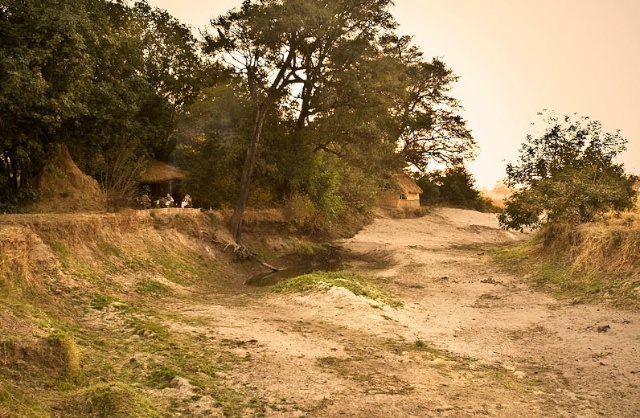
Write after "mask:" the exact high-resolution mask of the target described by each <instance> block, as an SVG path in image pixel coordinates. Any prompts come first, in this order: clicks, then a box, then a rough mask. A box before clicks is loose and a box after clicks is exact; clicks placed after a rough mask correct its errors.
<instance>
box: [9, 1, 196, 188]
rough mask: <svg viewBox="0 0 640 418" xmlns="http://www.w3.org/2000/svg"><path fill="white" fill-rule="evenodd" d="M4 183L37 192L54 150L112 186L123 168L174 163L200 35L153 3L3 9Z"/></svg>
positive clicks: (30, 4)
mask: <svg viewBox="0 0 640 418" xmlns="http://www.w3.org/2000/svg"><path fill="white" fill-rule="evenodd" d="M0 39H2V43H0V127H1V128H2V130H3V135H2V138H1V139H0V147H1V150H2V151H1V152H2V154H1V157H0V182H2V184H3V186H6V187H3V190H4V192H5V196H4V198H5V199H7V198H8V196H7V195H14V196H15V195H16V194H19V192H20V191H24V190H28V189H29V187H30V183H31V179H32V178H33V176H34V175H35V174H37V173H38V172H39V171H40V169H41V168H42V165H43V164H44V162H45V154H46V150H47V147H48V146H49V145H50V144H53V143H56V142H59V143H65V144H67V145H68V147H69V149H70V150H71V152H72V154H73V156H74V157H75V159H76V160H77V161H78V165H79V166H80V167H81V168H82V169H83V170H84V171H85V172H87V173H89V174H90V175H92V176H95V177H97V178H99V179H101V180H103V184H104V181H105V180H106V178H108V177H109V176H112V175H113V174H114V170H113V166H114V164H115V162H116V161H122V160H123V158H124V159H130V160H135V159H136V158H138V157H140V156H142V157H144V156H147V155H152V156H156V157H159V158H166V157H167V156H168V155H169V154H170V153H171V152H172V150H173V147H174V144H173V143H172V142H171V135H170V134H171V131H172V128H173V120H174V118H175V115H176V113H177V112H180V111H181V109H182V108H183V107H184V105H185V104H186V103H187V102H188V101H189V100H190V99H191V97H193V96H194V95H195V93H196V91H197V89H198V86H199V83H200V80H199V78H200V79H205V77H202V74H201V73H202V71H201V70H202V65H201V59H200V57H199V56H198V54H197V53H196V49H197V43H196V40H195V39H194V38H193V36H192V34H191V32H190V30H189V29H188V28H187V27H186V26H184V25H182V24H181V23H180V22H178V21H177V20H176V19H174V18H173V17H171V16H170V15H169V14H168V13H167V12H165V11H161V10H158V9H153V8H151V7H150V6H149V5H148V4H147V3H145V2H136V3H135V4H133V5H132V6H129V5H127V3H125V2H121V1H117V2H111V1H107V0H37V1H36V0H24V1H16V0H8V1H7V0H5V1H3V2H2V3H1V4H0Z"/></svg>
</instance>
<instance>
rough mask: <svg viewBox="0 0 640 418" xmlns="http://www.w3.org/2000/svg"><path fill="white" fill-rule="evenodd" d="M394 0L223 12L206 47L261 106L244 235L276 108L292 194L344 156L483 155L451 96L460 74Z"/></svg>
mask: <svg viewBox="0 0 640 418" xmlns="http://www.w3.org/2000/svg"><path fill="white" fill-rule="evenodd" d="M391 4H392V2H391V1H390V0H357V1H348V2H347V1H343V0H313V1H308V0H304V1H303V0H285V1H276V0H260V1H245V2H244V3H243V5H242V7H241V8H239V9H235V10H232V11H230V12H229V13H227V14H226V15H224V16H220V17H218V18H216V19H214V20H213V21H212V29H211V31H210V32H209V33H208V34H207V36H206V41H207V48H206V51H207V52H209V53H210V54H211V55H212V57H214V58H216V59H218V60H220V62H222V63H224V64H225V65H226V66H227V67H228V68H230V69H231V70H232V71H233V72H235V74H237V76H238V77H240V79H241V80H242V84H243V85H244V86H245V88H246V92H247V96H248V97H249V98H250V100H251V102H252V103H253V106H254V109H255V110H254V112H255V115H254V123H253V129H252V134H251V140H250V141H249V144H248V152H247V155H246V158H245V160H244V161H245V163H244V169H243V173H242V178H241V181H240V190H239V198H238V200H237V202H236V205H235V211H234V217H233V218H232V222H231V223H232V225H231V228H232V231H233V232H234V237H236V238H238V237H239V231H240V225H241V220H242V212H243V211H244V206H245V203H246V200H247V198H248V196H249V183H250V179H251V175H252V170H253V167H254V163H255V161H256V158H257V156H258V154H259V151H258V144H259V142H260V139H261V136H262V134H263V129H264V127H265V121H266V120H267V119H268V118H269V117H270V118H274V119H277V120H278V123H277V124H273V125H272V126H276V125H278V126H285V129H286V132H285V134H284V135H282V136H281V139H280V140H279V141H278V142H279V144H272V145H275V147H276V148H278V149H279V150H280V151H281V154H283V155H286V156H288V157H283V158H280V162H282V163H285V164H283V165H281V166H280V169H281V172H282V174H283V176H282V178H283V187H282V192H283V193H286V194H287V195H290V196H291V195H294V194H296V193H303V194H308V193H309V191H310V190H312V189H313V185H312V183H313V181H314V180H313V179H314V178H318V177H317V176H316V175H315V174H318V173H317V172H316V173H315V174H313V173H314V170H313V167H318V164H321V165H326V164H334V165H335V162H333V163H332V162H331V161H334V160H335V159H336V158H337V159H338V160H340V161H341V163H342V164H347V165H349V166H351V167H353V168H355V169H359V170H361V171H362V172H365V173H369V174H371V175H375V174H374V173H378V174H377V175H380V174H381V173H382V174H384V173H385V172H390V171H394V170H399V169H402V168H403V167H405V166H406V165H407V164H413V165H414V166H416V167H418V168H420V169H425V168H426V166H427V165H428V163H429V161H439V162H445V163H454V162H455V163H459V162H460V161H462V160H463V159H465V158H468V157H471V156H472V155H473V151H474V148H475V143H474V141H473V138H472V137H471V134H470V132H469V131H468V129H467V128H466V126H465V122H464V120H463V119H462V118H461V117H460V115H459V113H458V112H459V111H460V106H459V104H458V103H457V101H456V100H454V99H453V98H451V97H450V96H449V95H448V91H449V88H450V85H451V83H452V82H454V81H455V80H456V77H455V76H454V75H453V74H452V72H451V71H450V70H449V69H448V68H447V67H446V66H445V65H444V64H443V63H442V62H441V61H439V60H433V61H431V62H427V61H425V60H424V58H423V55H422V53H421V52H420V51H419V50H418V49H417V48H416V47H415V46H413V45H412V44H411V40H410V38H406V37H399V36H397V35H396V34H395V29H396V26H397V24H396V22H395V20H394V19H393V16H392V15H391V14H390V13H389V7H390V5H391ZM322 154H324V155H325V156H322ZM328 156H331V157H329V158H328ZM281 157H282V155H281ZM324 169H325V170H326V169H327V167H324ZM310 174H311V175H310Z"/></svg>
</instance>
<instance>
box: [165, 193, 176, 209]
mask: <svg viewBox="0 0 640 418" xmlns="http://www.w3.org/2000/svg"><path fill="white" fill-rule="evenodd" d="M173 204H174V200H173V197H171V194H170V193H167V196H166V197H165V198H164V206H165V207H167V208H170V207H172V206H173Z"/></svg>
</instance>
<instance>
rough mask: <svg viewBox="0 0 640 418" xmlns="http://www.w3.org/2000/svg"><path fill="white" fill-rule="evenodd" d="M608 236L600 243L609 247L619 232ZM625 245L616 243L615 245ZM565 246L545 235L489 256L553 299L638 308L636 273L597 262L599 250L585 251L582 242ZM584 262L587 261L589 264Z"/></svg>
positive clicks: (638, 278)
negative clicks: (603, 302)
mask: <svg viewBox="0 0 640 418" xmlns="http://www.w3.org/2000/svg"><path fill="white" fill-rule="evenodd" d="M607 236H608V237H609V238H611V239H609V238H607V239H603V240H602V241H601V243H603V244H604V245H606V246H607V247H609V246H610V245H612V243H611V240H615V237H617V236H619V231H618V232H614V233H613V234H611V235H607ZM555 239H558V240H564V239H567V238H566V237H556V238H555ZM589 242H590V241H589ZM625 242H627V241H626V240H619V243H618V244H616V245H619V244H623V243H625ZM587 243H588V242H587ZM565 244H566V245H565V246H564V247H563V246H562V245H561V243H560V242H553V243H550V242H549V235H548V232H547V234H545V235H543V234H538V235H536V236H535V237H534V238H532V239H531V240H529V241H526V242H522V243H519V244H516V245H513V246H509V247H503V248H498V249H494V250H492V251H491V253H492V254H493V256H494V259H495V260H496V261H497V262H498V263H499V264H500V265H501V266H502V267H503V268H504V269H505V270H507V271H509V272H510V273H512V274H514V275H517V276H520V277H524V278H526V279H527V280H528V281H529V282H530V283H532V284H533V285H535V286H536V287H537V288H538V289H540V290H543V291H546V292H550V293H552V294H554V295H555V296H556V297H560V298H568V299H573V300H574V301H577V302H602V301H607V302H609V303H611V304H612V305H614V306H618V307H625V308H638V307H640V276H638V274H637V271H638V270H637V269H633V268H628V269H624V268H621V267H620V264H617V263H615V262H614V263H612V262H611V261H606V259H601V260H599V261H598V260H597V258H598V257H601V256H600V255H598V254H601V251H602V248H599V249H598V248H594V247H588V246H587V244H585V243H584V242H583V241H582V240H580V239H578V240H576V237H575V236H573V237H572V238H571V240H570V241H566V242H565ZM639 248H640V247H639ZM609 251H610V250H609ZM588 253H592V255H591V256H589V255H588ZM630 258H631V257H630ZM584 260H589V263H585V262H584ZM613 268H615V269H616V270H613Z"/></svg>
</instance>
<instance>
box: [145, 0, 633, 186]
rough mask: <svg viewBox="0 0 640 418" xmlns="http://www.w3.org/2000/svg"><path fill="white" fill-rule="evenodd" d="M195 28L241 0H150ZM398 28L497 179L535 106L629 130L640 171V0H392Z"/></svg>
mask: <svg viewBox="0 0 640 418" xmlns="http://www.w3.org/2000/svg"><path fill="white" fill-rule="evenodd" d="M149 3H150V4H152V5H154V6H158V7H161V8H163V9H167V10H168V11H169V12H170V13H171V14H173V15H174V16H175V17H177V18H178V19H179V20H181V21H182V22H184V23H187V24H190V25H192V26H193V27H194V28H202V27H204V25H206V24H207V23H208V21H209V19H210V18H211V17H212V16H217V15H219V14H222V13H225V12H226V11H227V10H229V9H231V8H233V7H237V6H239V5H240V4H241V3H242V1H241V0H149ZM395 3H396V6H395V7H394V8H393V9H392V13H393V15H394V16H395V17H396V19H397V20H398V22H399V23H400V29H399V31H400V32H401V33H402V34H406V35H413V36H415V41H416V43H417V44H418V45H419V46H420V47H421V48H422V50H423V51H424V53H425V55H426V56H427V57H441V58H442V59H443V61H444V62H446V63H447V64H448V65H449V67H451V68H452V69H453V71H454V73H456V74H457V75H459V76H460V80H459V81H458V83H457V84H456V86H455V88H454V90H453V95H454V97H456V98H458V99H460V101H461V102H462V105H463V106H464V108H465V112H464V114H463V115H464V117H465V119H467V121H468V126H469V127H470V128H471V130H472V131H473V135H474V137H475V138H476V140H477V141H478V144H479V145H480V155H479V157H478V158H477V160H476V161H475V162H473V163H471V164H470V168H471V170H472V171H473V173H474V175H475V177H476V180H477V183H478V186H479V187H483V186H486V187H492V186H493V185H494V184H495V183H496V182H497V181H498V180H500V179H502V178H503V177H504V175H505V165H506V163H507V162H509V161H515V160H516V159H517V156H518V149H519V147H520V144H521V143H522V142H523V141H524V139H525V136H526V134H527V133H532V131H533V129H532V127H531V125H530V124H531V122H534V121H536V120H538V119H537V118H536V113H537V112H539V111H541V110H543V109H550V110H554V111H555V112H556V113H557V114H558V115H565V114H574V113H577V114H578V115H580V116H590V117H591V118H592V119H597V120H600V121H602V123H603V126H604V129H605V131H614V130H616V129H620V130H621V133H622V136H623V137H625V138H626V139H628V140H629V144H628V150H627V151H626V152H625V153H624V154H623V155H622V156H621V158H620V161H621V162H624V163H625V165H626V167H627V169H628V170H630V171H632V172H634V173H640V76H639V75H638V74H640V0H608V1H603V0H396V1H395Z"/></svg>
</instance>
